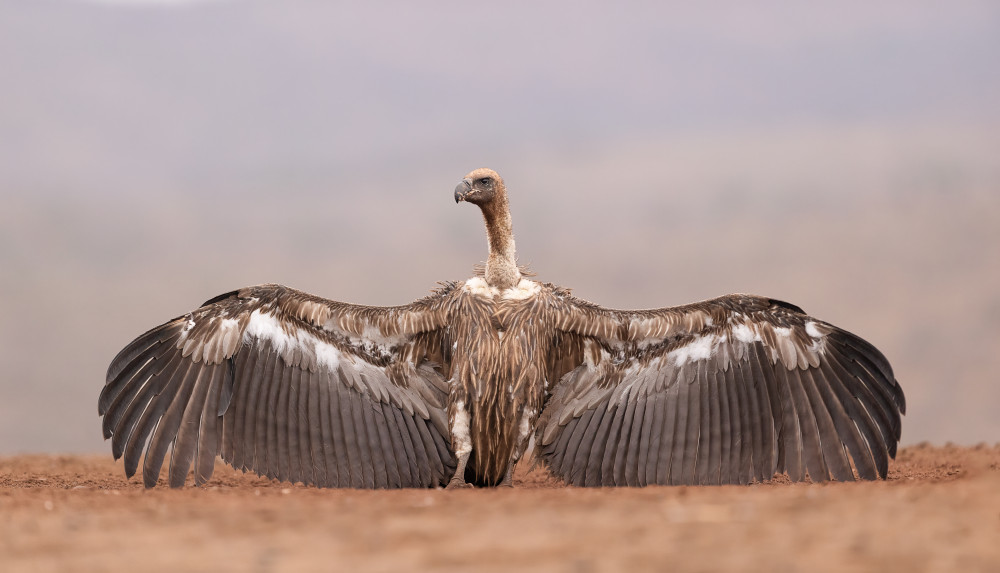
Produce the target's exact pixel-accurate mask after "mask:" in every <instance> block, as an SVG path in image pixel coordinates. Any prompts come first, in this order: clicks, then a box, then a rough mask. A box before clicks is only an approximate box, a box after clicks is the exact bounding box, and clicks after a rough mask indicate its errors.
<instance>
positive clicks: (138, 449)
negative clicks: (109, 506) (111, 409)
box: [124, 352, 196, 484]
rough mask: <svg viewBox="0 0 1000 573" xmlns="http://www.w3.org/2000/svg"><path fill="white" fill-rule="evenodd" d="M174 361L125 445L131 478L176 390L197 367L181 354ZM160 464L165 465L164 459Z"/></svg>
mask: <svg viewBox="0 0 1000 573" xmlns="http://www.w3.org/2000/svg"><path fill="white" fill-rule="evenodd" d="M174 360H176V366H175V367H173V368H171V369H164V374H167V375H166V376H164V377H163V386H162V390H161V391H160V392H159V393H158V394H156V395H154V396H153V397H152V398H151V400H150V402H148V404H147V405H146V407H145V408H143V409H142V411H141V412H139V414H138V416H139V417H138V422H137V425H136V428H135V430H134V431H133V432H132V433H131V435H130V436H129V438H128V441H127V443H126V444H125V460H124V461H125V464H124V465H125V475H126V476H128V477H130V478H131V477H132V476H134V475H135V472H136V470H137V469H138V467H139V459H140V458H142V457H143V450H145V451H146V457H148V455H149V453H148V452H149V444H148V441H149V437H150V435H151V434H152V433H153V432H154V431H155V429H156V426H157V424H158V423H159V421H160V418H161V417H162V416H163V412H165V411H166V410H167V407H168V406H169V405H170V397H171V396H172V395H173V393H174V389H175V388H176V387H177V385H179V384H180V381H181V380H182V379H183V378H185V377H187V376H188V371H189V370H190V369H191V368H194V367H196V366H195V365H194V364H193V363H192V362H191V361H190V360H186V359H182V358H181V357H180V353H179V352H178V353H176V354H175V355H174V356H173V357H172V358H171V362H174ZM143 461H145V460H143ZM160 463H161V464H162V463H163V461H162V459H161V460H160ZM144 465H145V464H144ZM156 474H157V476H159V468H157V472H156ZM154 484H155V481H154Z"/></svg>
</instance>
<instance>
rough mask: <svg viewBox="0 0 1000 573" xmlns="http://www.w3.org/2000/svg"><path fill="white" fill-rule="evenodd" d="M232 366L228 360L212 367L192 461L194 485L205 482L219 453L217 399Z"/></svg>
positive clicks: (213, 467)
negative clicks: (211, 378)
mask: <svg viewBox="0 0 1000 573" xmlns="http://www.w3.org/2000/svg"><path fill="white" fill-rule="evenodd" d="M232 368H233V365H232V363H230V362H229V361H226V362H223V363H222V364H218V365H216V366H215V367H214V368H213V372H212V375H213V376H212V377H213V380H212V381H211V383H210V385H209V387H208V397H207V400H206V401H205V407H204V408H203V409H202V412H201V432H199V434H198V450H197V452H196V453H195V462H194V483H195V485H202V484H204V483H205V482H207V481H208V480H209V479H211V478H212V473H213V472H214V471H215V457H216V455H217V454H218V453H219V439H220V432H219V426H220V423H221V422H222V415H221V414H219V401H220V400H221V399H222V394H223V392H224V389H225V386H226V384H227V381H228V380H231V379H232V374H231V370H232Z"/></svg>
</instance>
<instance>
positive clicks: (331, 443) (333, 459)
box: [313, 370, 342, 487]
mask: <svg viewBox="0 0 1000 573" xmlns="http://www.w3.org/2000/svg"><path fill="white" fill-rule="evenodd" d="M313 380H315V383H316V390H317V393H318V394H319V414H318V415H317V417H316V419H317V420H319V424H320V433H321V435H322V441H321V442H320V444H321V445H322V449H323V460H324V462H325V463H326V474H325V475H326V479H325V480H324V481H323V486H324V487H339V486H340V484H341V478H340V472H341V464H340V463H339V462H338V461H337V456H338V455H339V454H340V453H342V452H338V451H337V450H338V447H339V448H340V449H341V450H342V446H338V445H337V443H338V442H337V440H338V437H339V436H337V435H336V434H335V433H334V426H333V420H332V419H331V418H332V414H333V412H335V411H336V410H335V409H336V407H337V404H336V402H335V401H334V400H335V399H336V398H335V396H336V394H334V397H331V396H330V374H329V372H328V371H326V370H320V371H317V372H316V373H315V375H314V376H313Z"/></svg>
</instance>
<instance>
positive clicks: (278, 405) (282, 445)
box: [270, 355, 297, 481]
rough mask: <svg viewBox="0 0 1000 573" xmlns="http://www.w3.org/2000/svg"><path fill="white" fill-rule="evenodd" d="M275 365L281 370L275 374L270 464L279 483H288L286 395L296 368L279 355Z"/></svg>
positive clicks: (288, 423)
mask: <svg viewBox="0 0 1000 573" xmlns="http://www.w3.org/2000/svg"><path fill="white" fill-rule="evenodd" d="M276 363H279V364H281V370H280V371H279V372H278V373H277V374H278V380H277V383H278V384H277V388H273V389H272V390H271V391H272V392H274V396H275V402H274V417H273V426H274V458H273V461H272V462H271V464H270V465H271V469H272V470H273V471H274V475H275V477H276V478H278V480H279V481H289V475H288V469H289V463H288V433H289V432H288V428H289V425H290V422H289V419H288V393H289V391H290V390H291V386H292V375H293V373H294V372H296V370H297V368H295V367H293V366H289V365H288V363H287V362H285V361H284V359H283V358H281V356H280V355H279V357H278V360H277V361H276Z"/></svg>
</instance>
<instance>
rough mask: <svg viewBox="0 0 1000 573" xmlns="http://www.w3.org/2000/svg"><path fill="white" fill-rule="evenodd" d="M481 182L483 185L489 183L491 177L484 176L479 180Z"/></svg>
mask: <svg viewBox="0 0 1000 573" xmlns="http://www.w3.org/2000/svg"><path fill="white" fill-rule="evenodd" d="M479 182H480V183H482V184H483V185H489V184H490V178H489V177H483V178H482V179H480V180H479Z"/></svg>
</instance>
